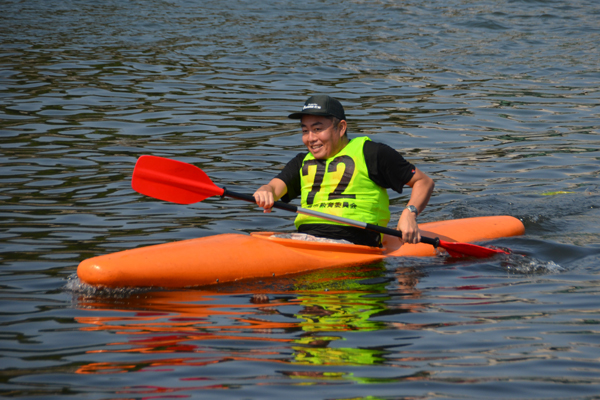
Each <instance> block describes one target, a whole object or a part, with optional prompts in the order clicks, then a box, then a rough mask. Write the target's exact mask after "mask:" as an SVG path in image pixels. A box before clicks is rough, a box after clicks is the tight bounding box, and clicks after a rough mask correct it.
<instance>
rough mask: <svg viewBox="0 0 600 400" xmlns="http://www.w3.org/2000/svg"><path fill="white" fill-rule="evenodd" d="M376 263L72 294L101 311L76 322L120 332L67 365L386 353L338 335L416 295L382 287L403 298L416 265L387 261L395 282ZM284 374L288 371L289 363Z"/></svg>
mask: <svg viewBox="0 0 600 400" xmlns="http://www.w3.org/2000/svg"><path fill="white" fill-rule="evenodd" d="M386 272H388V271H386V268H385V265H384V264H383V263H379V264H373V265H371V266H369V267H367V268H365V267H364V266H363V267H361V268H359V267H351V268H345V269H341V270H340V269H335V270H321V271H317V272H315V273H312V274H306V275H302V276H297V277H293V278H290V279H288V280H285V281H282V280H281V279H279V280H273V281H272V282H265V281H257V282H255V283H252V282H246V283H245V284H244V286H241V285H240V286H234V285H230V286H222V287H211V288H210V290H206V291H198V290H179V291H155V292H145V293H137V294H133V295H130V296H125V297H118V298H114V297H110V296H89V295H88V296H84V295H80V296H78V298H77V299H76V303H77V306H78V307H79V308H81V309H85V310H86V311H88V312H92V313H93V312H98V314H101V315H98V316H82V317H77V318H76V320H77V321H78V322H79V323H80V324H82V326H81V327H80V328H79V329H80V330H81V331H84V332H103V333H105V334H106V333H108V334H110V335H118V337H119V338H120V337H122V338H123V339H119V338H117V339H113V340H109V341H108V342H107V343H106V344H104V345H101V346H100V347H98V348H97V349H92V350H88V351H87V354H88V355H91V356H92V358H93V359H94V362H90V363H87V364H86V365H82V366H80V367H79V368H78V370H77V372H78V373H82V374H110V373H126V372H134V371H135V372H140V371H156V370H157V368H159V369H160V368H169V369H172V368H176V367H190V366H194V367H198V366H209V365H212V364H218V363H222V362H231V361H251V362H256V361H258V362H275V363H282V364H288V365H340V366H343V365H370V364H378V363H382V362H385V360H386V354H385V352H384V351H382V350H377V349H372V348H362V347H359V346H343V345H342V346H340V344H343V342H344V341H345V340H346V337H345V336H346V335H347V334H348V333H349V332H355V331H377V330H385V329H396V327H394V326H392V325H391V324H388V323H386V322H385V321H383V320H379V319H378V318H376V317H379V316H385V315H389V314H400V313H409V312H420V305H418V303H416V302H413V303H411V305H408V304H394V305H390V304H391V302H390V295H389V294H388V290H389V286H390V285H395V287H396V291H401V292H402V293H403V296H405V297H406V298H407V299H409V298H410V299H418V298H419V296H420V293H419V292H418V290H416V288H415V285H416V283H417V278H416V277H417V276H418V275H417V272H416V271H414V270H412V269H411V268H407V271H405V272H406V273H404V274H400V275H398V271H395V272H396V275H395V276H396V277H397V276H400V278H399V280H398V282H394V281H392V279H393V278H386ZM275 288H279V289H280V290H279V291H277V290H274V289H275ZM415 304H417V305H415ZM107 314H108V315H107ZM332 344H335V345H334V346H332ZM126 354H130V356H127V355H126ZM141 355H143V356H141ZM140 356H141V357H140ZM285 374H287V375H289V376H294V373H293V372H290V371H287V372H285Z"/></svg>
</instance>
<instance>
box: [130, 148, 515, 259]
mask: <svg viewBox="0 0 600 400" xmlns="http://www.w3.org/2000/svg"><path fill="white" fill-rule="evenodd" d="M131 186H132V187H133V190H135V191H136V192H139V193H141V194H145V195H146V196H150V197H154V198H156V199H159V200H164V201H168V202H172V203H178V204H192V203H198V202H201V201H202V200H204V199H207V198H209V197H212V196H221V197H231V198H234V199H238V200H244V201H248V202H251V203H256V200H255V199H254V196H250V195H247V194H242V193H236V192H232V191H230V190H227V189H225V188H220V187H218V186H217V185H215V184H214V183H213V182H212V181H211V180H210V178H209V177H208V175H206V173H204V171H202V170H201V169H200V168H198V167H196V166H194V165H191V164H187V163H184V162H182V161H176V160H171V159H168V158H163V157H156V156H147V155H146V156H141V157H140V158H139V159H138V161H137V163H136V165H135V168H134V170H133V178H132V182H131ZM273 208H278V209H281V210H286V211H291V212H294V213H298V214H306V215H311V216H313V217H317V218H322V219H326V220H329V221H333V222H339V223H342V224H346V225H350V226H356V227H359V228H362V229H367V230H370V231H375V232H379V233H384V234H386V235H391V236H397V237H400V238H401V237H402V232H400V231H397V230H395V229H390V228H387V227H383V226H378V225H373V224H368V223H365V222H360V221H354V220H351V219H348V218H343V217H338V216H335V215H330V214H325V213H322V212H319V211H314V210H309V209H306V208H302V207H297V206H294V205H292V204H287V203H282V202H279V201H276V202H275V204H274V205H273ZM421 242H422V243H427V244H430V245H432V246H435V247H438V246H439V247H442V248H443V249H445V250H446V251H447V252H448V253H449V254H450V255H451V256H453V257H464V256H471V257H490V256H493V255H494V254H510V253H508V252H506V251H504V250H499V249H490V248H488V247H483V246H477V245H474V244H470V243H456V242H446V241H444V240H440V239H439V238H428V237H423V236H422V237H421Z"/></svg>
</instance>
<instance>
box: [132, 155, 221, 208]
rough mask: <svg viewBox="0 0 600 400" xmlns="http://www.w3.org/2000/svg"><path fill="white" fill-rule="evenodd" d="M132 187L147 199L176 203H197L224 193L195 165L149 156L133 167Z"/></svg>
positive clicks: (140, 159)
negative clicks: (152, 198) (148, 197)
mask: <svg viewBox="0 0 600 400" xmlns="http://www.w3.org/2000/svg"><path fill="white" fill-rule="evenodd" d="M131 187H132V188H133V190H135V191H136V192H138V193H141V194H144V195H146V196H150V197H154V198H155V199H159V200H164V201H169V202H172V203H178V204H192V203H198V202H200V201H202V200H204V199H207V198H209V197H212V196H222V195H223V193H224V191H225V190H224V189H223V188H220V187H218V186H217V185H215V184H214V183H213V182H212V181H211V180H210V178H209V177H208V175H206V173H205V172H204V171H202V170H201V169H200V168H198V167H196V166H194V165H191V164H187V163H184V162H181V161H177V160H171V159H168V158H163V157H156V156H148V155H145V156H141V157H140V158H139V159H138V161H137V163H136V164H135V168H134V170H133V177H132V180H131Z"/></svg>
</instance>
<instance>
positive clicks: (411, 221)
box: [397, 209, 421, 244]
mask: <svg viewBox="0 0 600 400" xmlns="http://www.w3.org/2000/svg"><path fill="white" fill-rule="evenodd" d="M397 229H398V230H399V231H400V232H402V240H404V242H405V243H415V244H416V243H419V242H420V241H421V232H420V231H419V226H418V225H417V216H416V215H415V213H413V212H410V211H409V210H408V209H405V210H404V211H402V214H401V215H400V220H399V221H398V227H397Z"/></svg>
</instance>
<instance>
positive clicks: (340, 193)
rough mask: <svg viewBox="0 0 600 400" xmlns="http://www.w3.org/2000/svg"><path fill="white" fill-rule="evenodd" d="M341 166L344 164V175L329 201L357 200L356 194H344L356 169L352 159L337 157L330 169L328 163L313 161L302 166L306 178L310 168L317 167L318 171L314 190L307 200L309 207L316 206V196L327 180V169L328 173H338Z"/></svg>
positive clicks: (345, 156)
mask: <svg viewBox="0 0 600 400" xmlns="http://www.w3.org/2000/svg"><path fill="white" fill-rule="evenodd" d="M339 164H344V173H343V174H342V179H340V181H339V183H338V184H337V186H336V188H335V189H334V191H333V192H331V193H329V196H328V200H337V199H355V198H356V195H355V194H344V191H345V190H346V188H348V185H349V184H350V180H351V179H352V176H353V175H354V170H355V169H356V166H355V164H354V160H353V159H352V157H350V156H347V155H344V156H339V157H336V158H334V159H333V160H331V162H330V163H329V166H328V167H327V163H326V161H324V160H315V159H312V160H306V161H304V164H303V165H302V176H306V175H308V174H309V172H308V168H309V167H310V166H312V165H316V166H317V171H316V173H315V179H314V181H313V185H312V188H311V190H310V192H309V193H308V196H307V198H306V203H307V204H308V205H312V204H314V202H315V196H316V195H317V193H318V192H319V191H320V190H321V186H322V185H323V181H324V180H325V172H326V171H325V169H327V172H336V171H337V170H338V165H339Z"/></svg>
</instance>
